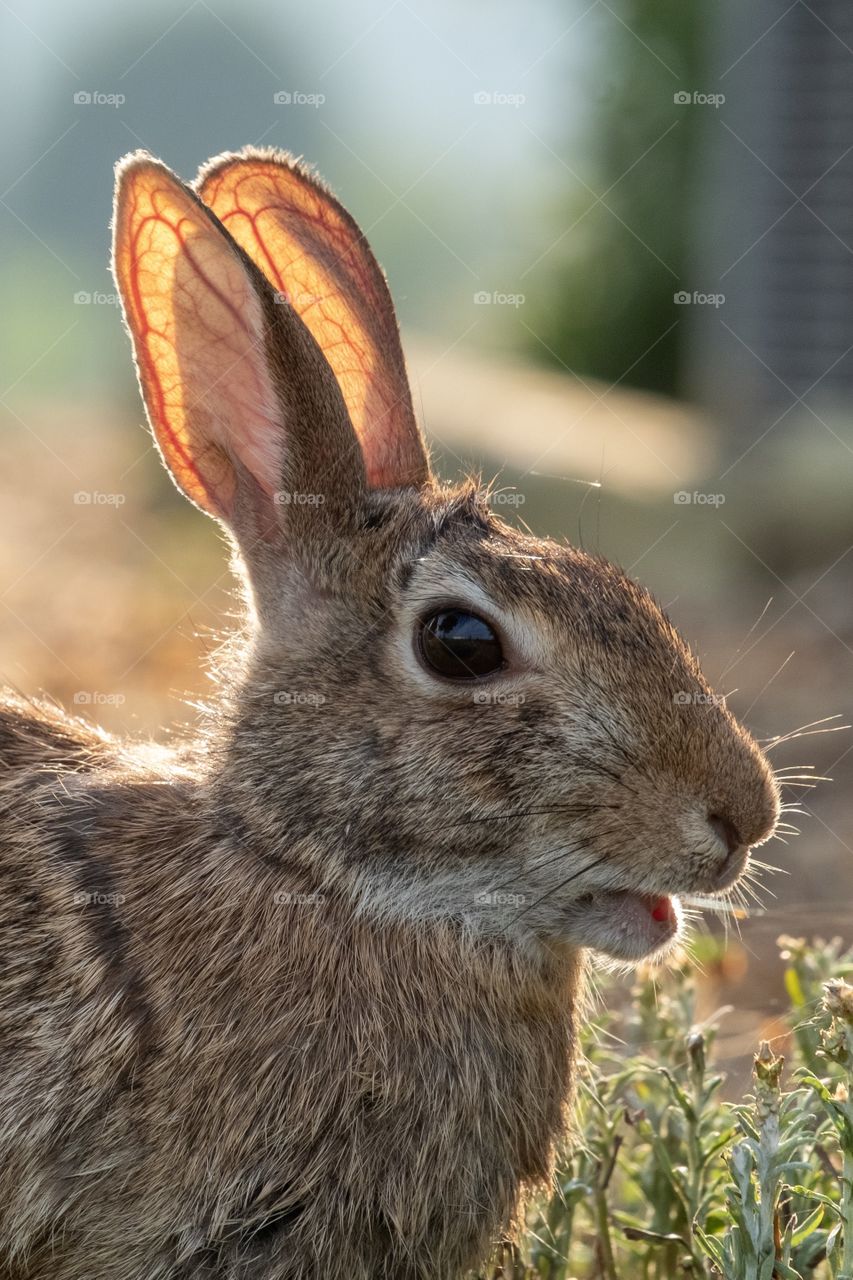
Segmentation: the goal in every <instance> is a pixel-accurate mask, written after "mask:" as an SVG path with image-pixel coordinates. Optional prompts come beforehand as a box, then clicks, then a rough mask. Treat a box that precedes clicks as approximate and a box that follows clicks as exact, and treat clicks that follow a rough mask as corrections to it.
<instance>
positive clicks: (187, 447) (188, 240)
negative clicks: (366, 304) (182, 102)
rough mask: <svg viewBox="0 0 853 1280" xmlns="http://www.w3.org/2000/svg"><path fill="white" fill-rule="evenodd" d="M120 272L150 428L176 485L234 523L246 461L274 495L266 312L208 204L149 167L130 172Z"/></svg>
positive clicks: (118, 213)
mask: <svg viewBox="0 0 853 1280" xmlns="http://www.w3.org/2000/svg"><path fill="white" fill-rule="evenodd" d="M113 270H114V272H115V277H116V282H117V284H118V287H119V291H120V293H121V297H122V302H123V304H124V310H125V317H126V319H127V324H128V328H129V329H130V333H131V337H132V340H133V346H134V353H135V356H136V363H137V368H138V371H139V380H140V383H141V386H142V393H143V397H144V399H145V403H146V407H147V409H148V414H149V418H150V420H151V426H152V428H153V430H154V433H155V435H156V438H157V441H158V444H159V446H160V449H161V451H162V453H163V457H164V459H165V461H166V463H167V465H168V467H169V469H170V470H171V472H172V474H173V476H174V478H175V480H176V481H177V483H178V484H179V485H180V487H181V488H182V489H183V490H184V492H185V493H186V494H187V496H188V497H190V498H191V499H192V500H193V502H195V503H197V504H198V505H199V506H200V507H202V508H203V509H204V510H206V511H208V512H209V513H210V514H211V515H216V516H221V517H226V518H227V517H228V516H229V515H230V514H231V509H232V503H233V497H234V489H235V483H236V481H235V473H234V468H233V466H232V463H231V459H232V458H234V457H237V458H239V459H240V461H241V462H242V463H243V464H244V465H245V466H246V467H247V468H248V469H249V470H250V472H251V473H252V474H253V475H254V476H255V478H256V480H257V481H258V483H259V484H260V485H261V487H262V488H263V489H265V490H266V491H267V492H270V493H271V492H273V490H274V489H275V488H276V484H277V480H278V475H279V470H280V436H281V426H280V422H279V407H278V403H277V397H276V395H275V392H274V390H273V387H272V383H271V381H270V377H269V373H268V370H267V364H266V352H265V347H264V332H265V326H264V320H263V311H262V307H261V303H260V300H259V298H258V296H257V293H256V292H255V289H254V287H253V285H252V283H251V281H250V280H249V277H248V274H247V271H246V267H245V265H244V263H243V262H242V261H241V260H240V257H239V255H238V253H237V252H236V250H235V249H234V247H233V246H232V245H231V244H230V243H229V241H228V239H227V237H226V236H224V235H223V234H222V231H221V229H220V228H219V227H217V226H216V224H215V222H214V221H213V220H212V219H211V217H210V215H209V213H208V211H207V210H206V209H205V208H204V206H203V205H202V204H201V203H200V202H199V200H198V198H197V197H196V196H195V195H194V193H193V192H192V191H190V190H189V189H188V188H187V187H185V186H184V185H183V184H182V183H181V182H179V181H178V179H176V178H175V177H174V175H172V174H171V173H170V172H169V170H168V169H166V168H165V167H164V166H162V165H160V164H158V163H157V162H156V161H153V160H152V159H150V157H147V156H135V157H131V158H130V159H129V161H126V162H125V163H124V165H123V166H122V167H121V169H120V171H119V176H118V185H117V191H116V209H115V222H114V243H113Z"/></svg>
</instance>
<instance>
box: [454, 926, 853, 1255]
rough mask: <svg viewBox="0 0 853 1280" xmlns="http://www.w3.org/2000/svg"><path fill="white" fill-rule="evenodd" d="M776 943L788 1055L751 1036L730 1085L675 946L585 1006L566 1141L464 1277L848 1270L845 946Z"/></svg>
mask: <svg viewBox="0 0 853 1280" xmlns="http://www.w3.org/2000/svg"><path fill="white" fill-rule="evenodd" d="M780 944H781V947H782V957H783V959H784V961H785V965H786V967H785V987H786V990H787V993H788V997H789V1001H790V1008H789V1012H788V1024H789V1028H790V1033H789V1034H788V1035H786V1036H784V1037H780V1039H784V1040H785V1041H786V1046H785V1048H786V1053H787V1061H786V1058H785V1056H783V1054H782V1053H781V1052H777V1049H776V1047H775V1046H776V1042H775V1041H774V1044H773V1045H771V1044H768V1043H766V1042H764V1043H762V1044H761V1045H760V1046H759V1047H758V1049H757V1052H756V1053H755V1057H754V1062H753V1072H752V1091H751V1094H750V1095H749V1096H748V1097H747V1098H745V1099H744V1100H742V1101H739V1102H736V1101H731V1100H728V1099H727V1098H726V1081H725V1077H724V1075H723V1074H721V1073H720V1072H719V1071H718V1070H717V1069H716V1068H715V1066H714V1061H715V1040H716V1020H715V1019H713V1018H712V1019H711V1020H710V1021H707V1022H705V1023H704V1024H699V1023H697V1021H696V979H695V975H694V971H693V970H692V969H691V967H690V966H689V964H687V963H686V962H685V964H683V965H682V966H680V967H678V968H676V969H674V970H673V971H671V972H669V973H667V974H661V973H659V972H658V973H654V972H651V971H648V972H646V973H644V974H642V975H641V977H640V979H639V981H638V982H637V984H636V986H635V987H634V989H633V991H632V993H631V1000H630V1003H629V1004H628V1005H627V1007H626V1008H625V1009H624V1010H623V1011H621V1012H619V1013H612V1012H602V1013H601V1014H600V1016H599V1017H597V1018H596V1019H595V1020H594V1022H593V1024H592V1025H591V1026H590V1027H589V1029H588V1031H587V1034H586V1038H585V1045H584V1057H583V1063H582V1066H581V1069H580V1081H579V1086H578V1096H577V1100H576V1120H577V1130H576V1135H575V1138H574V1140H573V1143H572V1149H571V1151H570V1152H568V1153H567V1154H566V1155H565V1157H564V1158H563V1160H562V1161H561V1162H560V1164H559V1166H558V1169H557V1171H556V1174H555V1178H554V1184H553V1188H552V1191H551V1194H550V1195H549V1196H547V1197H541V1198H539V1199H538V1200H536V1201H535V1202H534V1203H533V1204H532V1205H531V1206H530V1210H529V1213H528V1218H527V1231H526V1234H525V1235H524V1237H523V1238H522V1239H521V1240H519V1241H518V1242H517V1243H511V1244H510V1243H507V1244H504V1245H503V1246H502V1247H501V1250H500V1251H499V1253H498V1254H497V1255H496V1257H495V1260H494V1262H493V1263H492V1264H491V1266H490V1267H489V1268H487V1269H486V1270H485V1271H483V1272H480V1273H479V1275H478V1276H477V1277H475V1278H473V1280H499V1278H500V1280H534V1278H538V1280H541V1278H547V1280H599V1278H600V1280H633V1278H634V1277H636V1278H637V1280H671V1278H672V1280H674V1278H675V1277H679V1278H682V1277H707V1278H708V1280H853V1098H851V1091H852V1090H851V1084H852V1083H853V1082H851V1075H853V985H849V984H848V982H847V979H848V977H851V976H853V951H851V950H844V949H843V948H842V945H841V943H840V942H839V941H838V940H837V939H836V940H833V941H830V942H825V941H820V940H818V941H816V942H814V943H813V944H811V945H809V944H807V943H806V942H805V941H804V940H803V939H794V938H782V939H780ZM608 1003H609V1000H608V997H607V993H606V992H605V998H604V999H603V1001H602V1005H607V1004H608Z"/></svg>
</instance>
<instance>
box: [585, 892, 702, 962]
mask: <svg viewBox="0 0 853 1280" xmlns="http://www.w3.org/2000/svg"><path fill="white" fill-rule="evenodd" d="M568 923H569V928H568V933H569V935H570V937H571V940H572V941H575V942H577V943H579V944H580V945H581V946H585V947H590V948H592V949H593V950H595V951H602V952H604V954H605V955H608V956H611V957H612V958H613V959H615V960H642V959H645V958H646V957H648V956H652V955H654V954H655V952H658V951H664V950H666V949H667V948H669V947H670V946H671V945H672V943H673V942H675V940H676V939H677V938H678V937H679V935H680V933H681V929H682V910H681V904H680V902H679V900H678V898H675V897H672V896H670V895H668V894H646V893H634V892H631V891H630V890H623V889H619V890H612V891H608V892H604V893H596V894H588V895H585V896H584V897H583V898H581V899H579V900H578V902H577V903H576V904H575V905H574V907H573V910H572V913H571V918H570V921H569V922H568Z"/></svg>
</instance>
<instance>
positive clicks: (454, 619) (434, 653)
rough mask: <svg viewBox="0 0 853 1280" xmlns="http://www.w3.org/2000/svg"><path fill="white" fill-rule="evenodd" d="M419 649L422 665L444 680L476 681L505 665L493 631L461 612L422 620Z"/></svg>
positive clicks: (440, 613) (482, 621)
mask: <svg viewBox="0 0 853 1280" xmlns="http://www.w3.org/2000/svg"><path fill="white" fill-rule="evenodd" d="M419 645H420V651H421V658H422V659H423V662H424V665H425V666H427V667H428V668H429V669H430V670H431V671H435V672H436V673H437V674H438V675H440V676H444V677H445V679H447V680H476V679H478V678H480V677H482V676H489V675H492V673H493V672H495V671H499V670H500V668H501V667H502V666H503V663H504V659H503V653H502V651H501V644H500V640H499V639H498V637H497V635H496V634H495V631H494V628H493V627H491V626H490V625H489V623H488V622H486V621H485V619H483V618H480V617H478V616H477V614H476V613H466V612H465V611H464V610H462V609H440V610H439V611H438V612H437V613H433V614H431V615H430V616H429V617H427V618H425V619H424V620H423V622H422V623H421V625H420V633H419Z"/></svg>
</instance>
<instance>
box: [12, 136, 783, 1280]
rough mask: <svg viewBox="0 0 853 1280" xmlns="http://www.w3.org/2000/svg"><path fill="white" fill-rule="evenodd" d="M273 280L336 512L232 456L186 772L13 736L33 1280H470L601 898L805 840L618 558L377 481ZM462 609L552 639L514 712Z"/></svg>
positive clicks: (544, 1126)
mask: <svg viewBox="0 0 853 1280" xmlns="http://www.w3.org/2000/svg"><path fill="white" fill-rule="evenodd" d="M282 163H283V164H285V163H287V161H286V159H284V158H283V159H282ZM212 225H213V224H212ZM214 230H215V234H217V235H218V234H220V232H219V231H218V229H214ZM244 265H245V269H246V271H247V272H249V273H250V275H251V278H252V280H253V284H254V287H255V288H256V289H257V291H258V293H259V295H260V296H261V297H262V298H264V305H265V308H266V310H265V315H266V317H267V348H266V350H267V357H268V358H269V360H270V362H271V367H272V369H273V372H274V377H275V380H276V384H277V386H279V387H280V389H281V393H282V401H283V404H284V406H285V407H284V408H283V410H282V412H283V417H284V420H285V422H286V423H287V429H288V430H287V436H288V439H287V450H288V452H287V459H288V461H287V467H288V469H289V474H288V480H287V487H292V488H293V489H303V490H306V491H322V492H323V493H325V494H326V495H328V497H329V501H328V503H326V504H324V505H323V506H322V507H320V508H317V507H314V508H300V507H291V508H286V509H284V510H278V511H274V510H270V508H269V506H268V505H267V506H264V501H263V498H262V495H260V493H259V491H258V490H257V488H256V487H255V486H254V484H253V481H252V477H251V475H248V474H246V473H245V471H244V470H241V469H240V467H239V466H238V465H237V464H236V463H234V467H235V474H236V486H237V488H236V491H237V495H238V497H237V502H236V506H235V514H234V516H233V518H232V520H231V529H232V534H233V536H234V540H235V544H236V547H237V549H238V554H239V559H238V565H239V566H241V571H242V572H244V573H245V580H246V584H247V611H246V626H245V630H244V631H243V632H241V633H240V634H239V635H238V636H236V637H235V638H234V640H233V641H232V644H231V646H230V650H229V654H228V658H227V661H226V662H224V664H223V669H222V672H221V677H220V683H221V696H220V699H219V702H218V705H217V706H216V708H215V710H214V711H213V712H212V713H211V715H210V718H209V722H208V723H207V725H206V726H205V727H204V728H203V730H202V732H201V733H200V734H199V736H198V737H197V738H196V739H193V740H188V741H187V742H186V743H185V744H184V745H183V746H182V747H181V748H180V749H179V750H177V751H167V750H165V749H163V750H162V751H160V750H159V749H158V750H153V749H150V748H147V747H142V746H139V747H135V746H133V745H132V744H127V743H120V742H117V741H113V740H110V739H109V738H107V737H105V736H104V735H102V734H100V733H99V732H97V731H95V730H93V729H91V728H89V727H87V726H85V725H83V724H81V723H80V722H77V721H74V720H71V719H70V718H68V717H66V716H64V715H63V714H62V713H61V712H59V711H57V710H54V709H52V708H49V707H47V706H41V707H40V706H34V705H32V704H27V703H23V702H21V701H20V700H16V699H13V698H11V697H10V698H9V700H8V701H7V703H6V706H5V710H4V711H3V712H2V714H0V762H2V771H3V772H2V787H0V832H2V843H0V850H1V852H0V862H2V876H0V884H1V885H2V895H3V906H2V910H0V932H2V954H3V956H4V964H3V967H2V970H0V1027H2V1039H0V1275H5V1276H8V1277H10V1278H11V1277H16V1278H17V1280H25V1278H26V1280H34V1278H35V1277H39V1280H48V1278H50V1280H84V1278H86V1280H142V1278H143V1277H144V1280H202V1278H205V1280H214V1278H215V1280H454V1278H455V1277H458V1276H459V1275H460V1274H461V1273H462V1272H463V1271H464V1269H465V1268H466V1267H469V1266H471V1265H474V1264H475V1263H476V1262H477V1261H478V1260H480V1259H482V1258H483V1257H484V1256H485V1255H486V1254H487V1253H488V1251H489V1248H490V1246H491V1244H492V1243H493V1242H494V1241H495V1240H496V1239H498V1238H499V1236H500V1235H501V1233H502V1232H504V1231H506V1230H507V1229H509V1228H510V1227H511V1225H512V1223H513V1221H514V1219H515V1218H516V1216H517V1213H518V1208H519V1204H520V1201H521V1198H522V1197H523V1195H524V1193H525V1190H526V1189H528V1188H529V1187H530V1186H532V1185H534V1184H536V1183H538V1182H541V1181H542V1180H543V1179H545V1178H547V1176H548V1174H549V1171H550V1168H551V1161H552V1155H553V1149H554V1144H555V1142H556V1141H557V1139H558V1138H559V1137H560V1136H561V1134H563V1133H564V1131H565V1125H566V1119H567V1111H566V1109H567V1106H568V1103H569V1101H570V1098H571V1081H572V1063H573V1044H574V1039H575V1019H576V1013H577V1008H578V1001H579V999H580V998H581V990H582V987H581V976H582V970H583V966H584V954H585V951H584V938H585V934H584V930H585V929H586V928H587V927H588V924H589V919H590V918H591V917H592V916H594V913H595V901H596V894H597V893H599V892H602V891H609V890H611V889H614V888H616V889H625V890H634V891H640V892H645V893H650V894H664V893H677V892H688V891H690V890H694V891H700V890H701V891H713V889H714V887H715V886H716V884H717V881H718V878H719V874H720V872H719V865H720V860H721V854H720V851H719V850H718V849H717V848H716V847H715V846H714V845H713V842H710V843H708V844H707V845H706V844H704V843H702V844H701V847H696V848H694V847H692V846H689V843H688V844H687V845H686V843H685V840H686V837H685V830H686V829H690V828H685V826H684V823H685V822H686V821H687V820H688V819H687V818H686V817H685V814H688V813H689V814H691V815H693V817H690V821H694V817H695V814H694V811H695V812H696V813H699V815H700V818H701V821H702V822H704V821H705V815H706V814H707V813H722V814H725V815H726V817H727V818H728V819H729V820H730V821H731V822H732V823H733V824H734V825H735V826H736V827H737V828H738V830H739V832H740V834H741V836H742V839H743V842H744V844H752V843H754V842H756V841H759V840H762V839H764V838H766V837H767V836H768V834H769V833H770V831H771V830H772V827H773V824H774V821H775V817H776V811H777V798H776V792H775V787H774V784H773V782H772V777H771V774H770V771H769V769H768V767H767V764H766V762H765V761H764V759H763V757H762V755H761V753H760V752H759V750H758V748H757V747H756V746H755V744H754V742H753V741H752V739H751V738H750V737H749V735H748V734H747V733H746V732H745V731H744V730H743V729H742V728H741V727H740V726H739V725H738V724H737V723H736V722H735V720H734V719H733V717H732V716H731V714H730V713H729V712H728V710H727V709H726V708H725V707H724V706H722V705H721V704H719V703H716V702H709V701H707V698H708V696H709V690H708V687H707V685H706V684H705V682H704V680H703V679H702V677H701V674H700V672H699V671H698V668H697V666H696V663H695V661H694V660H693V658H692V657H691V656H690V654H689V653H688V651H687V650H686V648H685V647H684V645H683V643H682V642H681V640H680V639H679V638H678V636H677V634H676V633H675V631H674V630H673V628H672V626H671V625H670V624H669V622H668V621H667V620H666V618H665V617H664V615H663V614H662V613H661V611H660V610H659V608H658V607H657V605H656V604H655V603H654V602H653V601H652V600H651V598H650V597H649V596H648V595H647V594H646V593H645V592H644V591H643V590H642V589H641V588H640V587H638V586H636V585H635V584H634V583H632V582H630V581H629V580H628V579H627V578H625V577H624V575H622V573H621V572H620V571H619V570H618V569H616V568H614V567H613V566H612V565H609V564H607V563H605V562H603V561H601V560H598V559H596V558H594V557H590V556H588V555H585V554H584V553H582V552H580V551H577V550H575V549H573V548H569V547H560V546H557V545H555V544H554V543H551V542H546V541H540V540H537V539H534V538H531V537H528V536H526V535H522V534H520V533H518V532H516V531H514V530H512V529H510V528H508V527H507V526H505V525H503V524H502V523H501V522H500V521H498V520H497V519H496V518H495V517H494V516H493V514H492V513H491V511H490V509H489V506H488V502H487V499H486V496H485V495H483V494H482V493H479V492H478V491H477V488H476V486H474V485H472V484H466V485H463V486H461V487H459V488H455V489H454V488H450V489H448V488H444V487H443V486H441V485H440V484H439V483H438V482H436V481H434V480H432V479H430V480H429V481H428V482H427V483H426V484H425V485H423V486H422V487H420V488H415V487H404V488H400V489H395V490H391V491H382V492H377V491H371V490H370V489H369V488H367V486H366V484H365V480H364V472H363V469H362V468H361V467H360V464H359V461H358V452H357V450H356V449H355V448H354V446H353V441H352V438H351V437H350V436H348V435H347V427H346V414H345V411H343V410H342V401H341V397H340V395H339V393H338V392H337V389H336V385H335V382H334V379H333V378H332V377H331V375H330V374H329V375H328V376H327V371H326V370H324V368H323V365H322V363H321V362H322V356H321V354H320V352H319V349H318V348H317V347H316V345H315V344H314V343H313V341H312V339H311V338H310V335H308V333H307V330H306V329H304V327H302V326H301V325H300V322H299V321H298V319H296V318H295V317H294V316H293V315H292V314H291V313H290V312H289V310H288V309H286V308H282V307H280V306H276V307H273V306H272V305H268V302H267V300H266V299H265V295H264V288H265V286H264V283H263V281H262V279H261V278H260V275H259V273H257V272H256V271H255V269H254V268H252V267H251V264H248V263H247V262H246V263H245V264H244ZM465 583H468V584H470V589H471V590H472V591H473V590H474V589H476V590H477V591H478V592H481V593H482V594H483V595H484V596H485V597H487V598H488V600H489V601H491V602H493V607H494V609H495V610H497V611H498V612H500V613H501V615H502V616H505V617H506V618H507V619H508V626H509V628H510V630H511V631H512V634H513V635H515V634H516V632H517V633H518V636H519V644H520V651H519V654H518V655H517V656H514V658H513V662H512V664H511V669H509V670H508V675H507V677H506V682H505V684H504V685H501V686H500V687H505V688H507V689H510V690H512V691H514V693H515V698H514V700H509V701H507V700H503V701H501V700H500V699H497V700H494V701H492V702H482V701H477V700H475V698H474V697H473V696H472V690H471V688H470V687H459V686H456V685H450V684H446V683H442V682H438V681H434V680H433V681H431V680H430V677H429V676H427V675H426V673H425V672H423V671H421V670H420V669H419V668H418V666H417V661H416V659H414V657H413V651H412V632H413V627H414V622H415V621H416V619H417V617H418V616H419V614H420V613H421V612H422V610H423V607H424V605H425V603H426V602H430V601H441V600H447V599H448V597H450V598H451V599H452V601H453V602H455V603H462V601H460V599H459V596H460V591H462V590H463V589H464V584H465ZM460 584H463V585H460ZM514 643H515V642H513V644H514ZM525 646H526V648H525ZM521 650H523V653H522V652H521ZM484 687H485V686H484ZM685 693H686V694H688V695H689V697H690V702H689V705H684V704H683V703H682V702H681V701H679V698H680V697H681V695H682V694H685ZM520 695H523V696H520ZM507 889H509V890H511V891H512V892H511V893H510V900H509V901H508V902H507V901H504V898H503V897H501V894H502V893H504V892H505V891H506V890H507ZM515 892H517V893H518V894H520V895H521V902H516V901H515V900H514V897H513V894H514V893H515ZM596 927H598V926H596ZM601 927H604V926H601ZM596 936H598V935H596ZM601 936H602V937H603V938H604V939H605V942H607V945H608V946H609V945H610V943H609V941H608V935H606V934H602V935H601ZM602 945H604V943H602ZM613 945H614V946H618V945H619V940H618V939H616V940H615V941H614V942H613ZM4 1267H5V1271H4V1270H3V1268H4Z"/></svg>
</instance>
